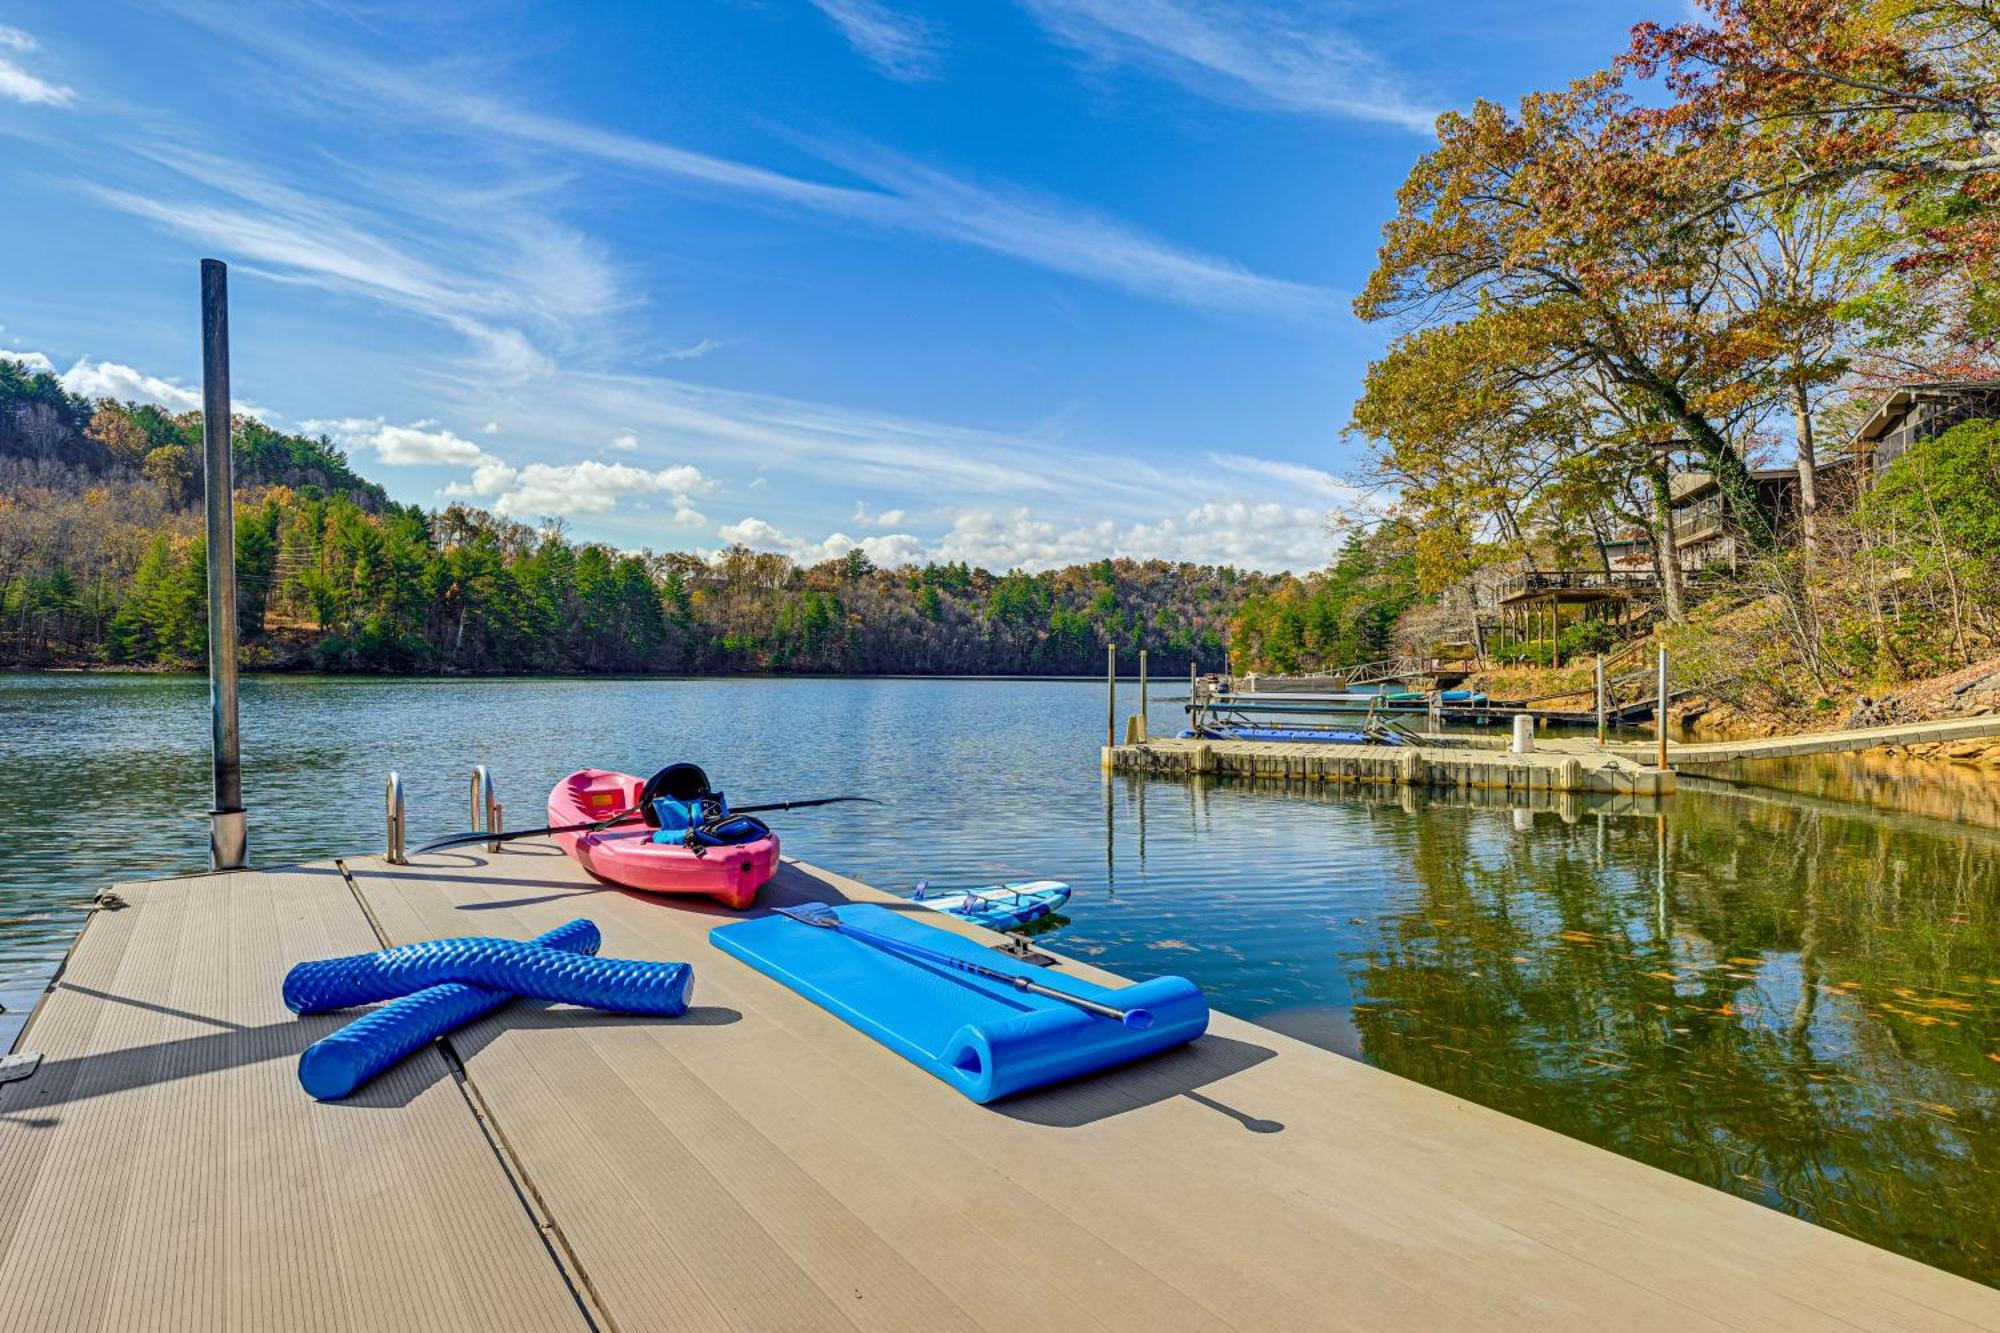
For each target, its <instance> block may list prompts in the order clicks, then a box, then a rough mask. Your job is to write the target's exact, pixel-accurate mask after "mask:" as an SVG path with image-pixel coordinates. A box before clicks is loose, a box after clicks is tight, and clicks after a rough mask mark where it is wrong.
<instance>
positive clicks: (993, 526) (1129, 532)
mask: <svg viewBox="0 0 2000 1333" xmlns="http://www.w3.org/2000/svg"><path fill="white" fill-rule="evenodd" d="M716 535H717V536H719V537H720V538H721V539H722V540H723V541H724V542H726V543H729V544H732V545H734V544H739V543H740V544H741V545H744V546H748V547H750V548H751V549H752V550H758V551H776V552H779V553H780V554H783V555H788V556H790V557H791V558H792V559H794V560H796V561H798V562H799V563H801V564H808V565H809V564H815V563H817V562H819V561H821V560H831V559H834V558H835V557H838V556H841V555H844V554H846V553H847V552H848V551H849V550H851V549H853V548H854V547H857V546H858V547H860V548H861V549H862V550H863V551H865V552H866V553H867V554H868V558H869V559H871V560H873V561H874V562H875V563H876V564H878V565H882V566H885V567H895V566H898V565H909V564H921V563H924V562H927V561H935V562H950V561H957V560H963V561H965V562H966V563H967V564H971V565H976V566H980V567H983V568H986V569H993V570H1005V569H1026V570H1044V569H1056V568H1060V567H1061V566H1064V565H1074V564H1081V563H1084V562H1086V561H1091V560H1098V559H1102V558H1103V557H1105V556H1107V555H1110V556H1127V557H1130V558H1132V559H1134V560H1177V561H1178V560H1186V561H1192V562H1194V563H1197V564H1220V565H1236V566H1238V567H1239V568H1245V569H1262V570H1305V569H1317V568H1319V567H1321V566H1323V565H1325V564H1326V563H1327V560H1328V558H1329V554H1330V550H1331V544H1330V542H1329V541H1328V534H1327V515H1326V511H1325V510H1323V509H1316V508H1311V507H1308V506H1303V505H1284V504H1277V503H1272V502H1265V503H1258V502H1254V501H1249V500H1210V501H1206V502H1204V503H1202V504H1198V505H1194V506H1192V507H1190V508H1188V509H1185V510H1182V511H1179V512H1176V513H1171V514H1167V515H1164V516H1162V517H1160V518H1158V519H1151V520H1140V521H1137V522H1125V523H1121V522H1119V521H1117V520H1114V519H1110V518H1103V519H1092V520H1083V521H1058V520H1053V519H1049V518H1045V517H1042V516H1039V515H1037V514H1036V513H1035V512H1034V511H1033V510H1031V509H1029V508H1027V507H1026V506H1017V507H1014V508H1007V509H985V508H973V509H964V510H960V511H959V512H958V513H957V514H955V515H954V516H953V518H952V523H951V527H950V529H949V530H947V531H946V532H945V533H944V534H943V535H942V536H940V537H938V538H937V539H936V540H934V541H926V540H924V539H923V538H921V537H918V536H916V535H914V534H912V533H907V532H897V533H887V534H883V535H881V536H870V537H861V538H855V537H852V536H849V535H848V534H847V533H845V532H840V531H835V532H833V533H830V534H828V535H827V536H826V537H825V538H823V539H820V540H817V541H815V540H814V539H812V538H811V537H806V536H800V535H797V534H794V533H789V532H786V531H785V530H783V529H782V528H779V527H778V526H777V525H775V524H773V523H771V522H769V521H768V520H765V519H762V518H756V517H748V518H744V519H741V520H739V521H738V522H735V523H726V524H724V525H723V526H722V527H720V528H718V529H717V530H716Z"/></svg>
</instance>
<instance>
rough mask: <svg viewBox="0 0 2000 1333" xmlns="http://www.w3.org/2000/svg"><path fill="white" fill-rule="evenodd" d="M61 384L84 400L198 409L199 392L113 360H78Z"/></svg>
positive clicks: (176, 408)
mask: <svg viewBox="0 0 2000 1333" xmlns="http://www.w3.org/2000/svg"><path fill="white" fill-rule="evenodd" d="M44 359H46V358H44ZM62 385H63V388H65V389H68V390H69V391H70V392H71V393H78V394H82V395H83V396H84V397H85V398H116V399H117V400H118V401H119V402H121V403H123V402H133V403H152V404H154V405H155V406H158V407H164V408H168V409H170V410H172V411H175V412H191V411H193V410H194V409H196V408H198V407H200V406H201V393H200V391H199V390H196V389H190V388H187V387H185V386H184V385H180V384H176V383H174V382H173V381H172V380H167V379H161V378H160V377H159V376H158V375H148V374H146V373H145V372H144V371H142V370H138V369H135V368H134V367H132V366H127V365H121V364H120V363H118V362H116V361H93V360H91V359H90V358H89V357H87V356H84V357H78V358H77V362H76V364H75V365H73V366H71V367H70V368H69V369H68V370H65V371H64V372H63V373H62ZM237 406H238V407H241V406H242V404H241V403H239V404H237Z"/></svg>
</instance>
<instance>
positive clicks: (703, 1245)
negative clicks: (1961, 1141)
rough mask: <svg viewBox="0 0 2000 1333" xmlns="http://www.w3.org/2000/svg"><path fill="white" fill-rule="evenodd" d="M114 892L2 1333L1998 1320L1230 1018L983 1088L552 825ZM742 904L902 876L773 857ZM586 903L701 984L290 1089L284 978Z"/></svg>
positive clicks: (95, 946)
mask: <svg viewBox="0 0 2000 1333" xmlns="http://www.w3.org/2000/svg"><path fill="white" fill-rule="evenodd" d="M118 894H119V895H120V897H121V898H122V899H123V900H124V901H125V902H127V903H129V906H126V907H124V908H122V910H115V911H114V910H100V911H98V912H96V913H94V914H93V915H92V916H91V918H90V921H89V924H88V925H87V926H86V927H85V929H84V931H83V934H82V936H81V937H80V938H79V940H78V941H77V944H76V946H75V948H74V950H73V951H72V953H71V956H70V958H69V960H68V964H67V966H66V968H65V970H64V972H63V974H62V975H61V977H60V978H59V979H58V980H57V981H56V982H55V983H54V984H53V985H52V986H51V988H50V990H49V992H48V994H47V995H46V996H45V997H44V999H43V1000H42V1002H41V1004H40V1005H39V1006H38V1008H37V1010H36V1012H35V1014H34V1016H33V1018H32V1020H31V1021H30V1023H29V1026H28V1028H27V1030H26V1033H25V1034H24V1039H23V1043H22V1045H23V1049H32V1050H36V1051H39V1052H40V1053H41V1057H42V1058H41V1064H40V1067H39V1069H37V1070H36V1072H35V1073H34V1074H33V1075H32V1076H30V1077H28V1078H26V1079H24V1080H21V1081H19V1082H13V1083H5V1084H0V1329H10V1330H11V1329H20V1330H51V1329H64V1330H118V1329H125V1328H133V1327H140V1326H143V1327H146V1328H149V1329H155V1330H180V1329H188V1330H195V1329H201V1330H206V1329H214V1328H242V1329H264V1328H284V1329H318V1328H327V1329H377V1328H381V1329H391V1328H393V1329H398V1330H476V1331H477V1333H491V1331H492V1330H494V1329H503V1328H504V1329H550V1330H556V1329H618V1330H624V1331H625V1333H638V1331H639V1330H647V1329H674V1330H709V1329H716V1330H723V1329H727V1330H742V1331H747V1330H760V1329H777V1328H784V1329H809V1330H819V1329H841V1330H857V1329H860V1330H882V1331H883V1333H892V1331H896V1330H911V1331H912V1333H916V1331H921V1333H933V1331H934V1330H936V1331H942V1330H976V1329H994V1330H1004V1331H1005V1333H1034V1331H1035V1330H1050V1333H1057V1331H1058V1330H1059V1331H1060V1333H1077V1330H1086V1329H1087V1330H1098V1331H1102V1333H1121V1331H1125V1330H1129V1331H1130V1333H1159V1331H1161V1330H1169V1329H1172V1330H1181V1329H1210V1330H1218V1331H1226V1330H1230V1329H1243V1330H1252V1329H1324V1328H1369V1329H1406V1328H1407V1329H1437V1328H1508V1329H1552V1328H1561V1329H1571V1328H1574V1329H1592V1330H1595V1329H1602V1328H1606V1327H1612V1326H1616V1327H1621V1328H1688V1327H1757V1328H1781V1329H1822V1328H1827V1327H1830V1326H1835V1325H1839V1326H1849V1325H1852V1326H1857V1327H1865V1328H1898V1329H1962V1328H1973V1327H1977V1328H2000V1292H1995V1291H1993V1290H1991V1289H1989V1288H1987V1287H1983V1286H1980V1285H1978V1284H1976V1283H1973V1282H1970V1281H1967V1280H1965V1279H1963V1278H1959V1277H1955V1276H1953V1275H1951V1274H1948V1273H1945V1272H1942V1271H1940V1270H1937V1269H1933V1268H1929V1267H1926V1266H1924V1265H1922V1264H1919V1263H1917V1262H1915V1261H1913V1260H1910V1259H1905V1258H1902V1257H1899V1256H1897V1255H1894V1254H1891V1253H1889V1252H1887V1251H1885V1250H1880V1249H1876V1248H1873V1247H1871V1246H1868V1245H1865V1244H1863V1243H1861V1242H1859V1241H1856V1240H1853V1239H1850V1238H1848V1237H1845V1236H1841V1235H1838V1234H1836V1233H1834V1232H1832V1231H1827V1230H1823V1229H1821V1228H1819V1227H1815V1226H1811V1225H1809V1224H1807V1223H1805V1222H1801V1221H1799V1220H1798V1219H1796V1218H1792V1217H1788V1216H1786V1215H1784V1214H1782V1213H1778V1212H1775V1211H1772V1210H1769V1209H1765V1208H1762V1207H1759V1206H1758V1205H1756V1204H1754V1203H1751V1202H1749V1201H1747V1200H1743V1199H1739V1198H1735V1197H1733V1196H1731V1195H1728V1194H1724V1193H1722V1192H1721V1191H1718V1190H1713V1189H1709V1188H1707V1187H1705V1186H1702V1185H1699V1184H1696V1183H1694V1182H1692V1181H1688V1180H1683V1179H1680V1178H1679V1177H1676V1176H1672V1175H1669V1174H1667V1173H1665V1172H1663V1171H1659V1170H1656V1169H1654V1168H1652V1167H1649V1166H1645V1165H1642V1164H1640V1163H1638V1162H1634V1161H1629V1160H1626V1159H1625V1158H1622V1157H1618V1156H1616V1155H1614V1154H1612V1153H1609V1152H1606V1151H1603V1150H1601V1149H1598V1148H1595V1147H1591V1146H1589V1145H1587V1144H1584V1143H1581V1142H1578V1141H1576V1140H1573V1139H1568V1138H1564V1137H1562V1136H1561V1135H1558V1134H1554V1133H1551V1132H1549V1131H1547V1130H1543V1129H1539V1128H1536V1127H1535V1126H1532V1125H1529V1124H1527V1123H1525V1122H1523V1121H1519V1120H1514V1119H1510V1118H1509V1117H1507V1116H1504V1115H1501V1114H1499V1113H1498V1112H1495V1111H1490V1110H1487V1109H1484V1108H1482V1107H1479V1106H1476V1105H1473V1104H1472V1103H1470V1102H1465V1101H1460V1100H1458V1099H1457V1098H1454V1097H1451V1096H1449V1095H1447V1094H1445V1093H1442V1092H1438V1091H1435V1090H1433V1089H1430V1088H1426V1087H1424V1086H1422V1085H1420V1084H1417V1083H1413V1082H1409V1081H1406V1080H1404V1079H1401V1078H1397V1077H1396V1076H1394V1075H1391V1074H1387V1073H1384V1072H1382V1071H1380V1070H1377V1069H1372V1068H1370V1067H1368V1066H1366V1065H1363V1064H1360V1063H1357V1062H1354V1061H1351V1060H1346V1059H1342V1058H1340V1057H1338V1056H1335V1055H1332V1054H1329V1053H1327V1052H1325V1051H1322V1050H1320V1049H1318V1048H1316V1047H1312V1046H1308V1045H1305V1044H1303V1043H1301V1042H1298V1041H1295V1040H1292V1039H1291V1038H1288V1037H1284V1036H1281V1035H1279V1034H1278V1033H1275V1032H1271V1031H1267V1030H1265V1029H1263V1028H1259V1027H1256V1026H1253V1025H1252V1024H1250V1023H1247V1022H1243V1021H1241V1020H1238V1019H1236V1018H1233V1017H1230V1016H1228V1015H1226V1014H1220V1013H1218V1014H1216V1015H1215V1019H1214V1022H1213V1024H1212V1026H1211V1028H1210V1031H1209V1035H1208V1036H1206V1037H1204V1038H1202V1039H1201V1040H1200V1041H1198V1042H1196V1043H1195V1044H1193V1045H1192V1046H1189V1047H1186V1048H1183V1049H1181V1050H1178V1051H1175V1052H1172V1053H1169V1054H1166V1055H1162V1056H1158V1057H1155V1058H1153V1059H1151V1060H1147V1061H1143V1062H1141V1063H1139V1064H1135V1065H1132V1066H1129V1067H1126V1068H1123V1069H1119V1070H1115V1071H1112V1072H1109V1073H1106V1074H1102V1075H1099V1076H1095V1077H1092V1078H1089V1079H1086V1080H1082V1081H1079V1082H1076V1083H1072V1084H1067V1085H1063V1086H1060V1087H1056V1088H1052V1089H1047V1090H1044V1091H1042V1092H1039V1093H1035V1094H1030V1095H1027V1096H1022V1097H1017V1098H1013V1099H1010V1100H1007V1101H1003V1102H1000V1103H996V1104H995V1105H992V1106H987V1107H982V1106H977V1105H974V1104H972V1103H970V1102H968V1101H966V1100H965V1099H964V1098H962V1097H960V1096H959V1095H958V1094H957V1093H956V1092H954V1091H953V1090H951V1089H950V1088H948V1087H947V1086H945V1085H944V1084H943V1083H940V1082H938V1081H937V1080H935V1079H933V1078H931V1077H929V1076H928V1075H926V1074H924V1073H922V1072H920V1071H919V1070H917V1069H916V1068H914V1067H913V1066H911V1065H910V1064H908V1063H906V1062H905V1061H904V1060H902V1059H901V1058H899V1057H898V1056H896V1055H894V1054H892V1053H891V1052H889V1051H888V1050H886V1049H884V1048H883V1047H881V1046H879V1045H877V1044H876V1043H875V1042H873V1041H870V1040H869V1039H868V1038H866V1037H864V1036H862V1035H861V1034H860V1033H858V1032H856V1031H854V1030H853V1029H852V1028H850V1027H848V1026H847V1025H845V1024H844V1023H842V1022H840V1021H839V1020H837V1019H835V1018H834V1017H833V1016H831V1015H830V1014H827V1013H826V1012H824V1011H822V1010H820V1009H818V1008H817V1007H815V1006H813V1005H812V1004H810V1003H809V1002H807V1001H806V1000H804V999H802V998H801V997H800V996H798V995H797V994H795V993H793V992H792V991H790V990H787V989H785V988H784V987H782V986H780V985H778V984H777V983H776V982H773V981H770V980H768V979H767V978H765V977H763V976H761V975H759V974H758V973H756V972H753V971H751V970H750V969H749V968H747V967H744V966H742V965H740V964H738V963H736V962H735V961H734V960H732V959H730V958H728V957H727V956H725V955H724V954H722V953H721V952H720V951H719V950H717V949H714V948H712V947H710V946H709V944H708V942H707V938H706V937H707V934H708V931H709V929H710V928H711V927H713V926H716V925H719V924H722V923H723V922H726V921H728V920H731V919H733V916H734V914H731V913H727V912H723V911H720V910H712V909H703V908H700V907H694V906H684V905H669V904H664V903H660V902H658V901H652V900H648V899H645V898H643V897H641V896H637V895H633V894H628V893H624V892H621V891H618V890H615V889H611V888H608V887H606V886H604V885H602V884H599V883H597V882H595V881H593V880H591V879H589V878H588V877H587V876H585V875H584V874H583V873H582V872H581V871H580V870H579V869H578V867H577V866H576V864H575V863H574V862H573V861H571V860H570V859H569V858H568V857H566V856H564V855H563V854H562V853H561V852H560V851H558V850H557V849H556V848H554V847H553V846H551V845H549V844H547V843H542V842H523V843H516V844H511V845H510V846H509V848H508V849H507V850H504V851H501V852H498V853H485V852H456V853H450V854H440V855H434V856H430V857H421V858H418V863H417V864H411V865H401V866H399V865H390V864H388V863H386V862H384V861H382V860H378V859H376V858H372V857H370V858H357V859H352V860H346V861H338V862H329V863H323V864H318V865H307V866H296V867H287V868H281V869H274V870H264V871H233V872H225V873H220V874H214V875H201V876H194V877H189V878H184V879H169V880H159V881H155V882H151V883H143V884H131V885H120V886H118ZM765 897H766V899H767V900H768V902H769V903H776V904H786V903H797V902H801V901H805V900H822V901H828V900H831V901H840V900H859V901H874V902H882V903H886V904H889V905H891V906H894V905H896V903H897V901H898V900H896V899H894V898H892V897H890V896H889V895H887V894H883V893H879V892H877V891H876V890H874V889H872V888H869V887H868V886H866V885H863V884H859V883H857V882H855V881H854V880H851V879H847V878H845V877H843V876H840V875H837V874H833V873H831V872H828V871H824V870H816V869H814V868H812V867H810V866H805V865H798V864H791V865H787V866H786V867H785V868H784V870H783V871H782V872H781V873H780V874H779V876H778V878H777V880H776V881H774V882H773V883H772V885H771V886H770V888H768V889H767V890H766V891H765ZM577 916H588V917H590V918H592V919H593V920H595V921H597V922H598V924H599V925H600V927H601V928H602V929H603V932H604V950H605V953H607V954H609V955H614V956H622V957H635V958H656V959H685V960H691V961H692V962H693V963H694V964H695V967H696V971H697V976H698V982H697V985H696V989H695V1002H696V1006H697V1007H696V1008H695V1009H693V1010H691V1011H690V1012H689V1014H688V1015H687V1016H686V1017H685V1018H683V1019H679V1020H656V1019H643V1018H626V1017H617V1016H612V1015H606V1014H600V1013H595V1012H592V1011H587V1010H575V1009H565V1008H551V1007H547V1006H543V1005H539V1004H534V1003H528V1002H517V1003H515V1004H513V1005H511V1006H509V1007H508V1008H505V1009H503V1010H501V1011H500V1012H499V1013H497V1014H495V1015H494V1016H492V1017H489V1018H486V1019H483V1020H481V1021H479V1022H478V1023H476V1024H474V1025H472V1026H470V1027H468V1028H465V1029H463V1030H461V1031H460V1032H457V1033H454V1034H453V1035H452V1036H451V1037H450V1038H448V1039H447V1040H446V1041H443V1042H440V1043H438V1044H437V1045H435V1046H433V1047H431V1048H429V1049H427V1050H425V1051H423V1052H420V1053H419V1054H418V1055H417V1056H414V1057H412V1058H411V1059H409V1060H407V1061H405V1062H404V1063H403V1064H402V1065H401V1066H399V1067H398V1068H396V1069H395V1070H393V1071H391V1072H390V1073H389V1074H387V1075H385V1076H383V1077H382V1078H381V1079H379V1080H377V1081H376V1082H375V1083H372V1084H370V1085H368V1086H367V1087H366V1088H364V1089H362V1090H361V1091H360V1092H359V1093H357V1094H356V1095H355V1096H353V1097H351V1098H350V1099H348V1100H347V1101H344V1102H338V1103H319V1102H315V1101H313V1100H312V1099H311V1098H310V1097H308V1096H307V1095H306V1094H305V1093H304V1092H303V1091H302V1090H301V1089H300V1088H299V1086H298V1083H297V1080H296V1077H295V1075H294V1066H295V1064H296V1061H297V1058H298V1053H299V1051H300V1050H301V1049H303V1047H304V1046H305V1045H306V1044H307V1043H308V1042H311V1041H313V1040H315V1039H316V1038H318V1037H320V1036H323V1035H325V1034H326V1033H327V1032H328V1031H330V1030H331V1029H332V1028H333V1027H335V1026H338V1024H339V1023H340V1022H341V1021H343V1020H342V1016H341V1015H338V1014H329V1015H324V1016H320V1017H316V1018H306V1019H299V1018H295V1017H293V1016H292V1015H291V1014H290V1013H289V1012H287V1011H286V1010H285V1008H284V1006H283V1004H282V1003H281V1001H280V998H279V982H280V979H281V977H282V976H283V974H284V971H285V969H286V967H287V966H288V965H289V964H290V963H292V962H294V961H297V960H299V959H301V958H306V957H315V956H323V955H327V954H334V953H343V952H352V951H358V950H364V949H371V948H375V947H378V946H381V945H385V944H397V943H406V942H410V941H414V940H421V939H430V938H434V937H437V936H443V935H461V934H471V933H477V934H499V935H506V936H510V937H514V938H525V937H527V936H529V935H532V934H534V933H536V932H538V931H541V930H545V929H547V928H549V927H551V926H553V925H556V924H558V923H560V922H562V921H565V920H567V919H569V918H572V917H577ZM927 919H928V915H927ZM964 929H965V931H966V933H968V934H970V935H972V936H973V937H974V938H977V939H981V940H984V941H988V942H992V941H994V940H995V939H996V937H994V936H991V935H989V934H987V933H985V932H982V931H980V930H978V929H977V928H976V927H965V928H964ZM1060 965H1061V966H1062V968H1063V969H1064V970H1066V971H1070V972H1072V973H1074V974H1076V975H1080V976H1087V977H1091V978H1092V979H1095V980H1099V981H1104V982H1107V983H1111V984H1116V983H1117V981H1118V979H1117V978H1114V977H1110V976H1108V975H1107V974H1105V973H1102V972H1098V971H1096V970H1094V969H1092V968H1090V967H1088V966H1087V965H1085V964H1081V963H1077V962H1074V961H1071V960H1064V961H1062V962H1061V964H1060ZM1473 1058H1477V1057H1476V1054H1475V1056H1474V1057H1473Z"/></svg>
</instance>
